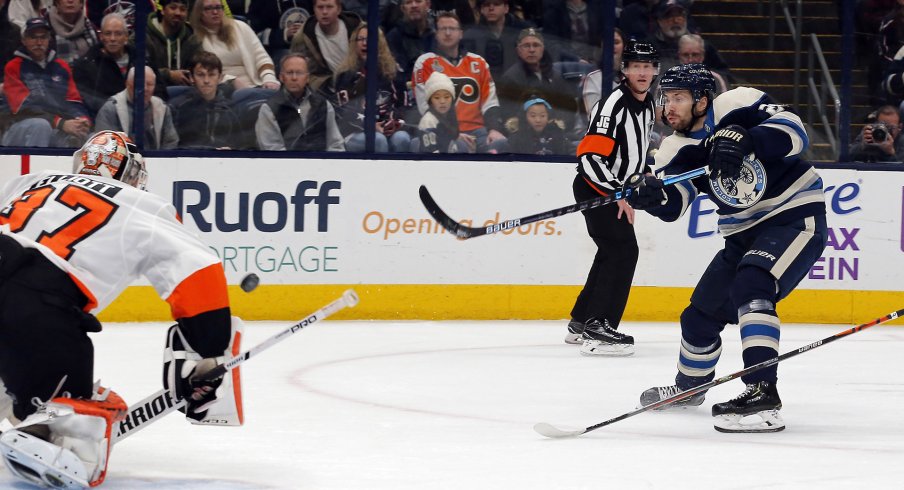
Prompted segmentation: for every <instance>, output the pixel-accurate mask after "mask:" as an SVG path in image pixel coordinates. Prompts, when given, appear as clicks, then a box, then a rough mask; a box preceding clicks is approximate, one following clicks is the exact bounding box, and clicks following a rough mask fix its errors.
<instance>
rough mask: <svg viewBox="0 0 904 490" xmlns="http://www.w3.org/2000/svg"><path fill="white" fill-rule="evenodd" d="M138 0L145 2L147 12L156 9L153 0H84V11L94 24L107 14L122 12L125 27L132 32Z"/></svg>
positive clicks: (97, 24)
mask: <svg viewBox="0 0 904 490" xmlns="http://www.w3.org/2000/svg"><path fill="white" fill-rule="evenodd" d="M140 1H144V2H147V5H148V10H147V11H148V12H153V11H154V10H156V9H157V4H156V2H155V1H154V0H85V11H86V12H87V14H88V19H90V20H91V23H92V24H94V25H96V26H99V25H100V22H101V21H102V20H103V19H104V17H105V16H106V15H107V14H113V13H117V14H122V17H123V18H124V19H125V20H126V28H127V29H128V30H129V32H134V30H135V13H136V9H137V6H138V2H140Z"/></svg>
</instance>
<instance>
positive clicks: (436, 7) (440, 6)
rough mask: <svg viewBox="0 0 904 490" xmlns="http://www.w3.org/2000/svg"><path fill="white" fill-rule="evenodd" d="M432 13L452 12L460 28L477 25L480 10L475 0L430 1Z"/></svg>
mask: <svg viewBox="0 0 904 490" xmlns="http://www.w3.org/2000/svg"><path fill="white" fill-rule="evenodd" d="M430 3H431V4H432V6H433V12H434V13H435V14H439V13H440V12H453V13H454V14H455V15H457V16H458V21H459V22H460V23H461V26H462V28H465V27H471V26H473V25H477V22H478V21H480V9H479V8H478V7H477V0H431V1H430Z"/></svg>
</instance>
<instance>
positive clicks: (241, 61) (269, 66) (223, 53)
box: [191, 0, 279, 90]
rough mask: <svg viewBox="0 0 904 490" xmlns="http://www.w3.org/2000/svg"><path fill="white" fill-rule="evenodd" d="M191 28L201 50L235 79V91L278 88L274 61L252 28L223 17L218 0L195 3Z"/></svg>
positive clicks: (220, 3) (200, 0)
mask: <svg viewBox="0 0 904 490" xmlns="http://www.w3.org/2000/svg"><path fill="white" fill-rule="evenodd" d="M191 25H192V26H193V29H194V31H195V36H197V38H198V39H199V40H200V41H201V47H202V48H203V49H204V50H205V51H208V52H211V53H213V54H215V55H217V57H218V58H220V61H221V62H223V73H224V74H225V75H227V76H228V77H229V78H235V87H236V89H242V88H251V87H261V88H265V89H269V90H276V89H278V88H279V81H278V80H277V78H276V71H275V70H274V65H273V60H272V59H271V58H270V55H268V54H267V51H266V50H265V49H264V46H263V45H262V44H261V41H260V39H258V38H257V35H255V34H254V31H253V30H251V27H250V26H249V25H248V24H246V23H244V22H241V21H236V20H234V19H232V17H227V16H225V15H224V14H223V3H222V1H221V0H197V1H196V2H195V5H194V7H193V8H192V11H191Z"/></svg>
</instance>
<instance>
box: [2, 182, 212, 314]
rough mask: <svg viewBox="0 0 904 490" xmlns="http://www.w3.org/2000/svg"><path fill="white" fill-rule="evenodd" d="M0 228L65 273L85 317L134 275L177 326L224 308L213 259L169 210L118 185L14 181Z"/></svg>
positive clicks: (153, 197) (6, 188)
mask: <svg viewBox="0 0 904 490" xmlns="http://www.w3.org/2000/svg"><path fill="white" fill-rule="evenodd" d="M0 225H2V226H0V232H2V233H6V234H9V236H11V237H13V238H15V239H16V240H17V241H18V242H19V243H21V244H22V245H23V246H25V247H29V248H36V249H38V250H39V251H40V252H41V253H42V254H43V255H45V256H46V257H47V258H48V259H49V260H50V261H51V262H53V263H54V264H55V265H57V266H58V267H60V268H61V269H63V270H64V271H66V272H67V273H68V274H69V276H70V277H72V279H73V281H74V282H75V283H76V284H77V285H78V287H79V289H81V290H82V292H83V293H84V294H85V296H86V297H87V298H88V304H87V306H86V307H85V310H86V311H89V312H91V313H97V312H100V311H101V310H103V309H104V308H105V307H106V306H107V305H108V304H109V303H110V302H112V301H113V300H114V299H115V298H116V297H117V296H118V295H119V294H120V293H121V292H122V291H123V289H125V288H126V286H128V285H129V284H130V283H132V282H133V281H134V280H135V279H137V278H138V277H139V276H143V277H145V278H146V279H147V280H148V281H150V283H151V284H152V285H153V287H154V289H155V290H156V291H157V293H158V294H159V295H160V297H162V298H164V299H165V300H166V301H167V302H168V303H169V304H170V308H171V311H172V314H173V318H175V319H179V318H184V317H191V316H194V315H197V314H200V313H205V312H207V311H213V310H217V309H221V308H228V306H229V303H228V298H227V297H226V287H225V275H224V273H223V268H222V264H221V263H220V261H219V259H218V258H217V256H216V255H214V254H213V253H212V252H211V251H210V250H209V249H208V248H207V247H205V246H204V245H203V244H202V243H201V242H200V241H199V240H198V239H197V238H196V237H195V236H194V235H192V234H191V233H189V232H188V231H187V230H186V229H185V228H184V227H183V226H182V224H181V223H180V222H179V220H178V217H177V215H176V210H175V208H174V207H173V206H172V205H171V204H169V203H167V202H166V201H165V200H163V199H162V198H160V197H159V196H156V195H154V194H151V193H148V192H144V191H140V190H138V189H135V188H134V187H131V186H129V185H127V184H125V183H123V182H119V181H117V180H113V179H108V178H104V177H97V176H88V175H74V174H67V173H62V172H54V171H44V172H40V173H36V174H29V175H24V176H21V177H18V178H15V179H13V180H12V181H10V182H8V183H7V184H6V185H5V186H4V187H3V189H2V191H0ZM98 251H103V253H98Z"/></svg>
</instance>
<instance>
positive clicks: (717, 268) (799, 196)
mask: <svg viewBox="0 0 904 490" xmlns="http://www.w3.org/2000/svg"><path fill="white" fill-rule="evenodd" d="M714 91H715V80H714V79H713V77H712V74H711V73H710V72H709V70H708V69H707V68H706V66H704V65H702V64H689V65H680V66H675V67H673V68H671V69H669V70H668V71H667V72H666V73H665V74H664V75H663V76H662V79H661V81H660V101H659V103H660V105H661V106H662V118H663V120H664V122H666V124H668V125H669V126H670V127H671V128H672V129H674V130H675V133H674V134H673V135H671V136H669V137H667V138H665V139H664V140H663V142H662V145H661V147H660V149H659V152H657V154H656V167H655V170H656V175H655V176H654V175H650V174H648V175H646V176H645V177H644V179H643V180H642V182H641V185H640V186H639V187H638V188H637V189H636V191H635V192H634V193H633V194H632V195H631V196H629V197H628V202H629V203H630V204H631V206H633V207H634V208H635V209H642V210H644V211H646V212H648V213H650V214H652V215H654V216H656V217H658V218H660V219H662V220H663V221H675V220H677V219H678V218H679V217H680V216H681V215H682V214H684V212H685V211H687V209H688V207H689V206H690V205H691V203H692V202H693V201H694V199H695V198H696V197H697V195H698V194H706V195H708V196H709V198H710V199H711V200H712V202H713V203H714V204H715V205H716V206H717V208H718V209H717V213H718V217H719V218H718V226H719V232H720V233H721V234H722V235H723V237H724V238H725V247H724V248H723V249H722V250H721V251H719V252H718V253H717V254H716V256H715V257H713V259H712V261H711V262H710V264H709V266H708V267H707V269H706V271H705V272H704V273H703V276H702V277H701V278H700V281H699V283H698V284H697V287H696V288H695V289H694V292H693V294H692V295H691V301H690V305H689V306H688V307H687V308H686V309H685V310H684V312H682V314H681V346H680V352H679V356H678V374H677V376H676V378H675V384H674V385H671V386H666V387H658V388H650V389H648V390H646V391H644V392H643V393H642V394H641V397H640V401H641V404H642V405H649V404H651V403H654V402H657V401H659V400H661V399H663V398H667V397H670V396H673V395H675V394H676V393H678V392H680V391H686V390H688V389H690V388H692V387H695V386H699V385H701V384H704V383H706V382H708V381H711V380H712V379H714V377H715V369H716V363H717V362H718V361H719V355H720V354H721V352H722V341H721V339H720V333H721V332H722V329H723V328H724V327H725V325H727V324H737V325H739V327H740V333H741V344H742V347H743V353H742V355H743V359H744V366H745V367H746V366H752V365H754V364H757V363H760V362H762V361H766V360H768V359H771V358H773V357H775V356H777V355H778V349H779V337H780V333H781V322H780V321H779V318H778V315H777V314H776V304H777V303H778V302H779V301H780V300H782V299H783V298H785V297H786V296H788V294H789V293H790V292H791V291H792V290H793V289H794V288H795V287H796V286H797V284H798V283H800V281H801V280H802V279H803V278H804V276H805V275H806V274H807V272H808V271H809V270H810V267H811V266H812V265H813V264H814V263H815V262H816V260H817V259H818V258H819V257H820V255H822V251H823V249H824V248H825V244H826V236H827V230H826V210H825V200H824V198H823V188H822V179H821V178H820V177H819V175H818V174H817V173H816V171H815V170H814V169H813V167H812V165H810V164H809V163H807V162H805V161H804V160H802V159H801V154H802V153H803V152H804V150H806V148H807V145H808V138H807V133H806V130H805V129H804V126H803V123H802V122H801V120H800V118H799V117H798V116H797V115H796V114H794V113H793V112H791V111H789V110H788V109H786V108H785V107H784V106H781V105H777V104H775V103H773V102H772V101H771V99H770V98H769V96H768V95H766V94H765V93H763V92H761V91H759V90H757V89H754V88H749V87H738V88H736V89H734V90H730V91H728V92H725V93H723V94H721V95H720V96H719V97H718V98H715V99H714V98H713V93H714ZM704 165H707V166H708V167H709V173H708V175H705V176H702V177H698V178H696V179H693V180H691V181H685V182H682V183H680V184H677V185H674V186H668V187H664V186H663V185H662V180H661V178H662V177H665V176H669V175H676V174H679V173H682V172H685V171H688V170H693V169H695V168H698V167H701V166H704ZM777 369H778V366H777V365H773V366H770V367H768V368H764V369H761V370H759V371H755V372H753V373H750V374H748V375H746V376H743V377H742V378H741V379H742V380H743V381H744V383H745V384H746V389H745V390H744V391H743V393H741V395H739V396H738V397H736V398H734V399H732V400H730V401H727V402H724V403H717V404H715V405H713V407H712V414H713V417H715V428H716V430H719V431H721V432H776V431H780V430H782V429H784V427H785V424H784V421H783V420H782V418H781V415H780V414H779V410H780V409H781V408H782V402H781V399H780V398H779V394H778V390H777V388H776V383H777V380H778V378H777ZM704 397H705V393H700V394H698V395H695V396H692V397H690V398H688V399H685V400H682V401H679V402H676V403H674V404H672V405H670V406H669V407H670V408H671V407H688V406H698V405H700V404H702V403H703V400H704ZM750 415H757V416H758V418H757V417H749V418H748V417H747V416H750ZM742 419H743V420H742ZM751 420H752V421H751Z"/></svg>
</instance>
